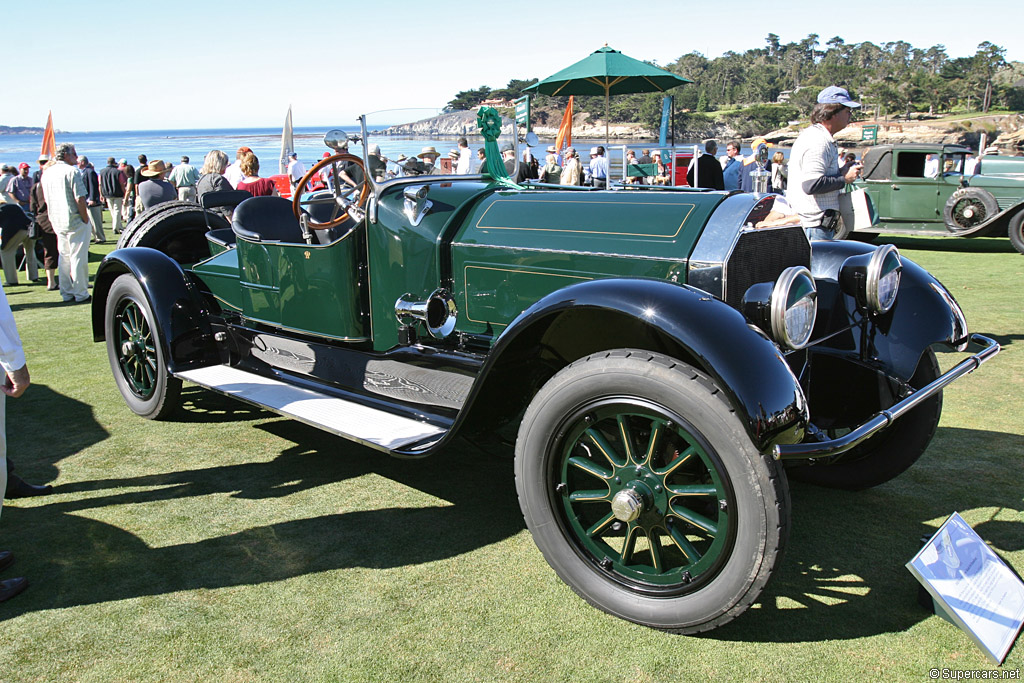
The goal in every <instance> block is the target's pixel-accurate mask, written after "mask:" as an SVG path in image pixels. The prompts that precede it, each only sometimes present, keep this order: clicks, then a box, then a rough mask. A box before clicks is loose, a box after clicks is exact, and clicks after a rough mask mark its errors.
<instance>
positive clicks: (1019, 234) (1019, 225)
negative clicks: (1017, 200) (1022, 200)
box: [1006, 209, 1024, 254]
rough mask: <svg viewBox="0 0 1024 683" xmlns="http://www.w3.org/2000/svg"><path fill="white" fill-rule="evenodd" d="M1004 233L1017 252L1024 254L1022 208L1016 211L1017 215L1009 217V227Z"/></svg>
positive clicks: (1023, 212)
mask: <svg viewBox="0 0 1024 683" xmlns="http://www.w3.org/2000/svg"><path fill="white" fill-rule="evenodd" d="M1006 234H1007V236H1009V238H1010V244H1012V245H1013V248H1014V249H1016V250H1017V253H1018V254H1024V209H1021V210H1020V211H1018V212H1017V215H1016V216H1014V217H1013V218H1011V219H1010V227H1009V229H1008V230H1007V232H1006Z"/></svg>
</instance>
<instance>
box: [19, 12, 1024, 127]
mask: <svg viewBox="0 0 1024 683" xmlns="http://www.w3.org/2000/svg"><path fill="white" fill-rule="evenodd" d="M780 5H785V9H776V8H777V7H778V6H780ZM329 6H333V9H327V10H324V9H322V8H323V7H329ZM971 7H972V5H970V4H965V3H963V2H962V0H932V1H930V2H927V3H919V2H915V3H911V2H908V1H906V0H896V1H895V2H892V1H889V2H883V1H881V0H865V1H862V2H850V3H837V2H831V3H824V2H822V3H811V2H804V1H802V0H801V1H799V2H783V3H772V2H765V1H763V0H762V1H761V2H751V1H749V0H731V1H730V2H706V1H705V2H699V3H694V2H688V1H687V2H666V1H663V0H639V1H634V2H631V1H629V0H618V1H616V2H608V1H605V0H591V1H590V2H569V1H566V0H556V1H555V2H546V3H545V2H512V3H509V2H489V3H484V2H465V1H463V2H449V1H448V0H418V1H416V2H410V1H407V0H392V1H390V2H387V1H385V2H358V3H356V2H349V1H347V0H346V1H343V2H339V1H337V0H335V2H333V3H332V2H330V1H328V2H304V3H294V2H288V1H287V0H276V1H275V2H269V1H266V0H247V1H246V2H234V3H220V2H215V1H213V0H207V1H206V2H195V1H194V0H179V2H177V3H173V2H151V1H146V0H143V1H142V2H128V3H125V2H110V1H109V0H94V1H91V2H90V1H84V0H75V1H74V2H70V1H66V0H42V1H41V2H13V3H7V5H5V8H4V22H3V23H4V26H5V29H7V30H5V32H4V33H5V36H4V46H5V47H6V48H7V53H8V59H6V60H4V61H5V64H7V65H8V73H10V72H11V71H13V72H14V73H16V74H17V76H16V77H13V78H12V77H10V76H9V77H8V78H6V79H4V87H3V90H2V92H3V96H2V101H3V104H4V106H3V107H0V109H2V111H0V123H3V124H7V125H25V126H42V125H44V124H45V122H46V113H47V111H48V110H51V109H52V110H53V115H54V125H56V126H57V127H58V128H60V129H63V130H71V131H88V130H123V129H131V130H135V129H156V128H201V127H249V126H277V125H280V123H281V121H282V120H283V118H284V113H285V111H286V110H287V108H288V105H289V104H291V105H292V108H293V113H294V120H295V125H296V126H320V125H332V124H335V125H347V124H349V123H352V120H353V119H354V118H355V116H356V115H358V114H359V113H361V112H366V111H373V110H379V109H386V108H392V107H401V106H422V107H442V106H444V104H445V103H446V102H447V101H448V100H449V99H451V98H452V97H453V96H454V95H455V93H456V92H458V91H459V90H465V89H468V88H474V87H477V86H480V85H489V86H491V87H501V86H503V85H505V84H506V83H507V82H508V80H509V79H511V78H530V77H538V78H543V77H545V76H548V75H550V74H551V73H554V72H555V71H557V70H559V69H561V68H562V67H564V66H568V65H569V64H571V63H573V62H575V61H577V60H579V59H582V58H583V57H584V56H586V55H587V54H589V53H590V52H592V51H593V50H595V49H597V48H598V47H601V46H602V45H604V44H605V43H607V44H609V45H610V46H612V47H614V48H615V49H617V50H621V51H622V52H624V53H626V54H628V55H630V56H632V57H636V58H638V59H645V60H652V61H655V62H657V63H659V64H665V63H668V62H671V61H672V60H674V59H675V58H677V57H679V56H680V55H682V54H685V53H688V52H692V51H697V52H701V53H703V54H705V55H706V56H708V57H716V56H719V55H721V54H722V53H723V52H726V51H728V50H734V51H737V52H742V51H744V50H747V49H750V48H753V47H760V46H763V45H764V38H765V36H767V35H768V34H769V33H776V34H778V35H779V36H780V38H781V40H782V42H783V43H786V42H790V41H798V40H801V39H803V38H804V37H806V36H807V35H808V34H809V33H817V34H818V35H819V37H820V38H819V39H820V41H821V43H822V44H824V43H825V42H826V41H827V40H828V39H830V38H832V37H833V36H836V35H839V36H840V37H842V38H843V39H844V40H846V42H848V43H857V42H863V41H872V42H874V43H875V44H878V45H881V44H883V43H886V42H889V41H896V40H905V41H907V42H908V43H910V44H911V45H913V46H914V47H920V48H927V47H931V46H932V45H936V44H942V45H945V46H946V49H947V53H948V54H949V55H950V56H951V57H963V56H969V55H972V54H974V51H975V48H976V47H977V45H978V43H980V42H982V41H985V40H988V41H991V42H993V43H995V44H997V45H1000V46H1002V47H1004V48H1006V49H1007V58H1008V59H1011V60H1024V38H1021V33H1020V22H1019V19H1020V17H1021V10H1020V3H1019V0H991V1H989V2H985V3H983V4H982V5H978V7H983V9H984V11H983V12H973V11H971V9H970V8H971ZM286 8H288V9H286ZM296 8H300V9H296ZM36 26H38V27H40V28H39V29H38V30H37V29H35V28H34V27H36ZM15 27H17V29H16V31H17V32H15ZM19 36H20V40H19ZM22 57H24V58H25V61H22V59H21V58H22Z"/></svg>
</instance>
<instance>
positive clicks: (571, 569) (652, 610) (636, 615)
mask: <svg viewBox="0 0 1024 683" xmlns="http://www.w3.org/2000/svg"><path fill="white" fill-rule="evenodd" d="M515 471H516V488H517V491H518V494H519V502H520V506H521V507H522V510H523V515H524V517H525V518H526V524H527V527H528V528H529V529H530V532H531V533H532V534H533V538H534V541H535V542H536V543H537V546H538V547H539V548H540V550H541V552H542V553H543V555H544V557H545V559H546V560H547V561H548V563H549V564H550V565H551V566H552V568H553V569H554V570H555V572H556V573H557V574H558V575H559V577H561V579H562V580H563V581H565V582H566V583H567V584H568V585H569V586H570V587H571V588H572V589H573V590H574V591H576V592H577V593H578V594H579V595H580V596H581V597H583V598H584V599H585V600H587V601H588V602H590V603H591V604H592V605H594V606H596V607H598V608H600V609H602V610H604V611H606V612H608V613H610V614H613V615H615V616H618V617H621V618H624V619H628V620H630V621H633V622H636V623H639V624H644V625H647V626H652V627H655V628H660V629H666V630H672V631H677V632H682V633H696V632H700V631H705V630H708V629H711V628H715V627H716V626H719V625H721V624H724V623H726V622H728V621H731V620H732V619H733V618H735V617H736V616H738V615H739V614H741V613H742V612H743V611H744V610H745V609H747V607H749V606H750V604H751V603H753V602H754V601H755V600H756V599H757V597H758V596H759V595H760V593H761V591H762V589H763V588H764V586H765V584H766V583H767V581H768V579H769V577H770V576H771V574H772V571H773V570H774V568H775V566H776V564H777V563H778V561H779V558H780V557H781V554H782V549H783V545H784V544H785V539H786V536H787V533H788V525H789V489H788V486H787V483H786V477H785V473H784V472H783V471H782V469H781V468H780V467H778V466H777V465H776V463H775V462H773V461H772V460H771V459H770V458H767V457H765V456H763V455H761V454H760V453H758V452H757V450H756V449H755V448H754V446H753V445H752V443H751V441H750V439H749V437H748V436H747V434H746V432H745V431H744V429H743V426H742V425H741V423H740V421H739V420H738V419H737V417H736V415H735V414H734V413H733V412H732V410H730V407H729V404H728V403H727V401H726V399H725V398H724V397H723V394H722V392H721V391H720V390H719V389H718V387H716V386H715V383H714V382H713V381H712V380H711V379H710V378H709V377H707V376H706V375H704V374H702V373H700V372H698V371H696V370H695V369H693V368H692V367H690V366H688V365H684V364H682V363H679V362H677V361H675V360H673V359H671V358H669V357H667V356H663V355H660V354H656V353H651V352H647V351H638V350H631V349H619V350H615V351H609V352H603V353H599V354H594V355H592V356H589V357H587V358H584V359H582V360H579V361H576V362H575V363H573V364H572V365H569V366H568V367H566V368H563V369H562V370H561V371H559V372H558V373H557V374H556V375H555V376H554V377H553V378H551V380H550V381H548V382H547V383H546V384H545V385H544V386H543V387H542V388H541V390H540V391H539V392H538V393H537V395H536V397H535V398H534V400H533V401H532V402H531V403H530V406H529V408H528V409H527V411H526V414H525V416H524V418H523V421H522V424H521V426H520V429H519V436H518V440H517V443H516V460H515Z"/></svg>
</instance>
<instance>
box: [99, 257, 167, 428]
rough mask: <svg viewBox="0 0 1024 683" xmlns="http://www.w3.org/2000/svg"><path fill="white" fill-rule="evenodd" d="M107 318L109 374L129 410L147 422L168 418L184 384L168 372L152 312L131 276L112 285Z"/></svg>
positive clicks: (121, 278) (158, 331) (105, 327)
mask: <svg viewBox="0 0 1024 683" xmlns="http://www.w3.org/2000/svg"><path fill="white" fill-rule="evenodd" d="M104 318H105V319H104V331H105V335H106V339H107V356H108V358H109V360H110V368H111V370H112V371H113V374H114V381H115V383H116V384H117V388H118V389H119V390H120V391H121V395H122V396H123V397H124V400H125V402H126V403H127V404H128V407H129V408H131V410H132V411H133V412H135V413H137V414H138V415H141V416H142V417H145V418H148V419H161V418H163V417H166V416H167V415H169V414H170V413H171V412H172V411H173V410H174V409H175V408H176V407H177V405H178V398H179V396H180V393H181V380H179V379H177V378H175V377H172V376H171V375H170V374H169V373H168V371H167V361H166V359H165V358H164V352H163V349H162V348H161V343H160V330H159V328H158V327H157V325H156V323H155V317H154V315H153V310H152V308H151V307H150V305H149V301H148V300H147V299H146V295H145V293H144V292H143V291H142V287H141V286H140V285H139V283H138V281H137V280H136V279H135V277H134V276H133V275H121V276H120V277H118V278H117V279H116V280H115V281H114V284H113V285H111V287H110V292H109V295H108V297H107V306H106V310H105V314H104Z"/></svg>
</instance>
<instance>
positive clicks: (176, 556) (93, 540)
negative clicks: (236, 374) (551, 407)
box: [0, 420, 524, 619]
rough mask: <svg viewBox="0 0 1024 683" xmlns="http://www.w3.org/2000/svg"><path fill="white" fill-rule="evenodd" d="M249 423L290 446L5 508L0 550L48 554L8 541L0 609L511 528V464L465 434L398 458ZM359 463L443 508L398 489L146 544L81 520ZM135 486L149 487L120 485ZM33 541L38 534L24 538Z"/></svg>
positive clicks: (235, 492)
mask: <svg viewBox="0 0 1024 683" xmlns="http://www.w3.org/2000/svg"><path fill="white" fill-rule="evenodd" d="M260 428H264V429H267V430H269V431H271V432H273V433H274V434H276V435H277V436H280V437H281V438H285V439H288V440H291V441H293V442H294V444H295V445H294V446H292V447H290V448H288V449H287V450H285V451H283V452H282V453H281V454H280V456H279V457H277V458H275V459H274V460H273V461H271V462H258V463H246V464H241V465H229V466H223V467H210V468H205V469H196V470H178V471H173V472H166V473H162V474H153V475H147V476H139V477H130V478H116V479H105V480H97V481H91V482H84V483H79V484H69V485H62V486H59V487H57V488H56V489H55V493H57V494H64V495H67V494H69V493H74V492H76V491H78V492H84V491H109V492H110V493H109V495H101V496H98V497H93V498H88V499H80V500H71V501H67V502H60V503H52V504H48V505H46V504H40V505H34V506H32V507H24V508H19V507H11V508H10V509H6V508H5V509H4V519H3V521H4V527H5V529H4V534H3V540H4V547H14V548H26V549H28V548H33V547H39V546H40V545H42V546H45V548H47V549H52V550H50V551H46V552H41V553H40V554H39V555H36V556H34V557H29V556H27V553H26V552H25V551H21V554H22V555H23V557H24V560H23V562H24V565H23V569H22V571H23V572H24V573H25V574H26V575H28V576H29V577H30V581H32V583H33V586H34V589H31V590H30V591H29V592H27V593H26V594H24V595H23V596H19V598H18V599H17V600H12V601H11V602H9V603H6V604H4V605H3V606H2V609H0V619H3V618H6V617H8V616H16V615H19V614H24V613H29V612H33V611H37V610H43V609H52V608H62V607H70V606H74V605H84V604H93V603H102V602H108V601H114V600H123V599H126V598H134V597H139V596H144V595H161V594H165V593H172V592H176V591H182V590H194V589H201V588H220V587H225V586H239V585H251V584H260V583H267V582H274V581H280V580H283V579H288V578H292V577H296V576H302V575H306V574H314V573H318V572H323V571H329V570H335V569H344V568H348V567H369V568H392V567H403V566H409V565H417V564H421V563H424V562H432V561H435V560H440V559H445V558H450V557H454V556H457V555H461V554H463V553H467V552H471V551H473V550H476V549H478V548H480V547H483V546H485V545H489V544H492V543H496V542H499V541H502V540H504V539H506V538H508V537H510V536H513V535H515V534H517V533H518V532H520V531H521V530H522V529H523V528H524V523H523V519H522V515H521V513H520V511H519V507H518V504H517V501H516V494H515V486H514V483H513V475H512V463H511V461H510V460H508V459H503V458H496V457H491V456H489V455H488V454H483V453H481V452H479V451H478V450H477V449H475V447H473V446H471V445H469V444H467V443H465V442H458V443H456V444H455V445H454V446H453V447H452V448H450V449H448V451H447V452H446V453H445V454H442V455H440V456H436V457H434V458H430V459H426V460H404V461H403V460H396V459H392V458H389V457H387V456H385V455H382V454H380V453H377V452H375V451H372V450H370V449H367V448H363V447H360V446H357V445H354V444H351V443H349V442H347V441H345V440H343V439H340V438H337V437H333V436H331V435H328V434H325V433H323V432H320V431H319V430H316V429H313V428H311V427H307V426H305V425H302V424H300V423H297V422H293V421H288V420H282V421H279V422H272V423H268V424H265V425H260ZM368 473H373V474H377V475H379V476H381V477H385V478H387V479H391V480H394V481H396V482H398V483H400V484H403V485H405V486H407V487H410V488H413V489H416V490H419V491H423V492H425V493H428V494H431V495H433V496H435V497H438V498H441V499H443V500H445V501H447V502H448V503H450V504H444V505H435V506H431V507H422V506H418V505H410V506H403V504H402V500H401V499H400V498H398V499H396V500H395V501H394V503H395V504H394V506H393V507H388V508H385V509H376V510H360V511H353V512H345V513H338V514H326V515H322V516H319V517H314V518H310V519H296V520H293V521H287V522H282V523H277V524H270V525H267V526H258V527H254V528H250V529H246V530H245V531H241V532H238V533H234V534H230V535H226V536H220V537H216V538H209V539H205V540H202V541H198V542H196V543H183V544H179V545H172V546H167V547H159V548H154V547H150V546H149V545H147V544H146V543H145V542H144V541H143V540H142V539H140V538H139V537H137V536H135V535H133V534H131V533H129V532H127V531H125V530H124V529H122V528H119V527H117V526H114V525H112V524H108V523H104V522H101V521H97V520H94V519H90V518H89V516H88V515H89V512H88V511H90V510H95V509H101V508H108V507H109V506H115V505H137V504H143V503H150V502H154V501H161V500H168V499H184V498H189V497H194V496H203V495H210V494H217V493H220V494H224V493H228V494H230V495H232V496H235V497H240V498H250V499H268V498H278V497H282V496H287V495H290V494H293V493H297V492H300V491H303V490H307V489H311V488H314V487H318V486H322V485H326V484H331V483H334V482H338V481H344V480H346V479H352V478H356V477H361V476H363V475H365V474H368ZM453 473H458V476H453ZM140 487H141V488H146V489H150V490H143V491H138V490H128V491H126V490H125V489H133V488H140ZM154 487H159V488H154ZM38 502H40V503H42V501H41V500H40V501H38ZM82 513H84V514H82ZM34 539H44V541H43V543H41V544H40V543H34V542H33V540H34ZM20 573H22V572H19V574H20Z"/></svg>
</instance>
